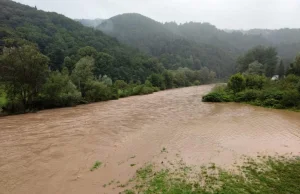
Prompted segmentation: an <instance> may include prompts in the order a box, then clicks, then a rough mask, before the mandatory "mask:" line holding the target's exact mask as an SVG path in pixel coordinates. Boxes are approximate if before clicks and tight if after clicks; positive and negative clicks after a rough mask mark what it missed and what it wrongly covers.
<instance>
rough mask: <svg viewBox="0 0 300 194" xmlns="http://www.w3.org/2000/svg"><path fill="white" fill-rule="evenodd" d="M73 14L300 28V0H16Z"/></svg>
mask: <svg viewBox="0 0 300 194" xmlns="http://www.w3.org/2000/svg"><path fill="white" fill-rule="evenodd" d="M16 1H17V2H20V3H23V4H27V5H31V6H35V5H36V6H37V8H38V9H42V10H46V11H55V12H58V13H61V14H63V15H66V16H68V17H70V18H79V19H81V18H87V19H94V18H101V19H107V18H110V17H112V16H115V15H118V14H121V13H140V14H142V15H145V16H148V17H150V18H152V19H154V20H157V21H159V22H165V21H176V22H177V23H184V22H188V21H195V22H209V23H211V24H213V25H216V26H217V27H218V28H222V29H225V28H226V29H250V28H269V29H276V28H284V27H289V28H300V0H16Z"/></svg>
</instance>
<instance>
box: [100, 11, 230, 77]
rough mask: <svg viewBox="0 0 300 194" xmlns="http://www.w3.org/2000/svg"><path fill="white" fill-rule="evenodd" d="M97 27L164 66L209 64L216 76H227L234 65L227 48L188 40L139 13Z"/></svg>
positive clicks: (170, 67) (111, 19) (194, 67)
mask: <svg viewBox="0 0 300 194" xmlns="http://www.w3.org/2000/svg"><path fill="white" fill-rule="evenodd" d="M97 29H100V30H101V31H103V32H104V33H106V34H108V35H110V36H113V37H116V38H117V39H118V40H119V41H121V42H122V43H125V44H128V45H130V46H133V47H135V48H138V49H140V50H141V51H144V52H146V53H148V54H151V55H153V56H157V57H159V58H160V60H161V61H163V64H164V65H165V67H166V68H169V69H176V68H178V67H180V66H183V67H189V68H192V69H200V68H201V67H208V68H210V69H212V70H213V71H215V72H216V73H217V74H218V75H219V76H221V77H224V76H228V75H230V74H231V73H232V72H233V71H234V68H235V60H234V56H233V55H232V54H231V53H230V52H228V51H227V50H224V49H221V48H218V47H215V46H211V45H209V44H203V43H200V42H198V43H197V42H195V41H193V40H192V41H190V40H189V39H186V38H185V37H184V36H183V35H181V33H180V34H177V33H176V32H174V31H173V29H170V28H167V26H165V25H164V24H162V23H159V22H156V21H154V20H152V19H150V18H148V17H145V16H143V15H140V14H123V15H118V16H115V17H112V18H110V19H108V20H105V21H103V22H102V23H101V24H100V25H99V26H98V27H97Z"/></svg>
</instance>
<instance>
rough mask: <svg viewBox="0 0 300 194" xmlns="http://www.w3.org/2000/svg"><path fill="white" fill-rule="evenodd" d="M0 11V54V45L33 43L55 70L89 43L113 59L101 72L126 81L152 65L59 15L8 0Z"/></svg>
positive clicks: (134, 51) (143, 73) (150, 69)
mask: <svg viewBox="0 0 300 194" xmlns="http://www.w3.org/2000/svg"><path fill="white" fill-rule="evenodd" d="M0 13H1V14H0V53H1V50H2V49H3V47H4V46H6V47H11V46H16V45H18V44H19V43H20V42H24V41H27V42H30V43H35V44H37V45H38V47H39V49H40V51H41V52H42V53H43V54H44V55H46V56H48V57H49V58H50V64H49V65H50V68H51V69H52V70H56V69H61V68H62V66H63V65H64V63H65V58H66V57H69V58H70V59H69V61H71V62H69V63H71V64H72V65H74V64H75V63H76V62H77V61H78V60H79V58H78V57H79V55H78V50H79V49H81V48H83V47H86V46H91V47H94V48H95V49H96V50H97V51H98V52H103V53H105V54H109V55H110V56H112V58H113V60H112V62H110V65H109V66H108V67H105V68H102V70H101V71H102V72H101V73H102V75H103V74H107V75H109V76H110V77H112V78H113V79H123V80H126V81H130V80H145V79H146V78H147V76H149V75H150V74H151V73H153V71H154V70H153V68H155V67H156V63H153V60H152V59H151V58H150V57H148V56H146V55H145V54H142V53H140V52H139V51H137V49H131V48H129V47H128V46H125V45H122V44H120V43H119V42H118V41H117V40H116V39H115V38H112V37H110V36H107V35H105V34H104V33H103V32H101V31H99V30H94V29H92V28H88V27H84V26H83V25H82V24H80V23H79V22H76V21H74V20H72V19H70V18H67V17H65V16H63V15H60V14H57V13H51V12H44V11H40V10H37V9H36V8H33V7H30V6H26V5H22V4H20V3H16V2H13V1H10V0H1V1H0Z"/></svg>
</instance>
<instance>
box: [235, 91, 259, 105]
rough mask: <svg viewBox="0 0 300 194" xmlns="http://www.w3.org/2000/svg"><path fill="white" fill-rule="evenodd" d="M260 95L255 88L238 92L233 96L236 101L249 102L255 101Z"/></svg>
mask: <svg viewBox="0 0 300 194" xmlns="http://www.w3.org/2000/svg"><path fill="white" fill-rule="evenodd" d="M259 95H260V92H259V91H257V90H246V91H244V92H239V93H237V95H236V96H235V101H236V102H251V101H255V100H256V99H257V98H258V97H259Z"/></svg>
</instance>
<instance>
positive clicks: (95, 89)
mask: <svg viewBox="0 0 300 194" xmlns="http://www.w3.org/2000/svg"><path fill="white" fill-rule="evenodd" d="M85 90H86V96H85V99H86V100H87V101H89V102H97V101H106V100H111V99H117V98H119V95H118V90H117V89H114V88H112V87H109V86H107V85H106V84H105V83H103V82H99V81H89V82H88V83H87V84H86V87H85Z"/></svg>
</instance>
